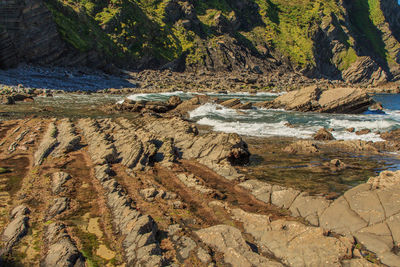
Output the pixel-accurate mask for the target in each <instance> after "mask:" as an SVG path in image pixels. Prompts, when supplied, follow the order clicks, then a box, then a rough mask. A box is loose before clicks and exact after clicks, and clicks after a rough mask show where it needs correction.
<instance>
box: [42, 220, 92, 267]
mask: <svg viewBox="0 0 400 267" xmlns="http://www.w3.org/2000/svg"><path fill="white" fill-rule="evenodd" d="M44 239H45V240H46V244H47V245H48V248H47V250H48V251H47V254H46V256H45V257H44V259H43V260H42V262H41V264H40V266H41V267H52V266H61V267H84V266H85V258H84V257H83V255H82V254H81V253H80V252H79V250H78V248H77V247H76V244H75V243H74V242H73V241H72V239H71V237H70V236H69V234H68V232H67V231H66V227H65V225H64V224H62V223H51V224H49V225H48V226H47V227H46V230H45V235H44Z"/></svg>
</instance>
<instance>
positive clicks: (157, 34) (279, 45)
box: [45, 0, 392, 70]
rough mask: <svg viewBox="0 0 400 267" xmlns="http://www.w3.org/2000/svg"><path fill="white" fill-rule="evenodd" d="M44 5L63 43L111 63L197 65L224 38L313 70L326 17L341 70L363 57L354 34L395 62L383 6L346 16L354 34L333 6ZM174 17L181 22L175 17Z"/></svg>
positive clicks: (140, 1) (101, 1) (359, 0)
mask: <svg viewBox="0 0 400 267" xmlns="http://www.w3.org/2000/svg"><path fill="white" fill-rule="evenodd" d="M45 1H46V3H47V5H48V7H49V9H50V10H51V12H52V13H53V16H54V18H55V21H56V23H57V24H58V27H59V29H60V32H61V34H62V36H63V38H64V39H65V40H67V41H68V42H69V43H70V44H71V45H72V46H74V47H75V48H77V49H78V50H80V51H84V52H87V51H91V50H95V51H97V52H99V53H100V54H102V55H105V56H106V57H107V58H112V59H113V61H114V62H115V61H116V62H122V63H126V62H133V61H138V60H142V61H144V62H146V63H150V65H151V64H155V65H160V64H164V63H167V62H170V61H172V60H174V59H177V58H179V57H180V56H182V55H186V60H187V61H186V62H187V63H188V64H189V65H190V64H191V65H195V64H196V63H198V62H202V61H203V60H204V58H205V57H206V56H207V51H206V49H207V47H213V45H214V44H216V43H217V42H218V41H220V40H221V39H220V38H219V37H222V36H224V35H226V34H227V35H229V36H231V37H233V38H235V39H236V40H237V41H238V42H239V43H240V44H241V45H242V46H245V47H247V48H249V49H250V50H252V51H253V52H256V53H258V54H260V55H263V54H265V53H266V50H265V47H268V48H269V50H270V51H277V52H279V54H282V55H284V56H286V57H287V58H289V59H290V60H291V61H292V62H293V63H294V64H295V65H298V66H299V67H301V68H302V67H310V66H311V67H312V66H316V62H315V61H316V59H315V46H316V42H315V39H314V37H315V36H316V34H317V33H318V32H319V31H320V28H321V27H323V26H321V25H323V24H324V23H325V22H324V19H326V18H333V19H332V20H328V21H327V23H331V24H333V27H334V28H335V32H336V34H337V37H336V38H337V39H338V40H339V41H340V42H341V43H342V44H343V45H344V46H345V50H344V51H343V50H342V52H341V53H340V54H339V55H338V56H336V58H335V59H333V63H334V64H335V65H336V67H337V68H338V69H339V70H344V69H347V68H348V67H349V66H350V65H351V64H352V63H353V62H354V61H355V60H357V58H358V55H357V53H356V51H358V49H356V48H355V42H354V40H353V39H352V37H350V36H349V34H348V32H349V30H353V31H355V32H357V33H359V36H365V38H366V39H367V40H368V41H369V43H370V46H371V47H372V49H373V51H374V52H375V53H376V54H377V55H379V56H380V57H382V58H384V59H387V60H388V61H390V60H392V59H391V57H390V56H389V55H388V53H387V51H386V50H385V43H384V42H383V40H382V33H381V32H380V31H379V30H378V28H377V25H380V24H382V22H384V16H383V13H382V11H381V9H380V0H355V1H354V4H353V8H352V10H351V12H348V14H349V15H350V17H351V21H352V22H353V25H352V27H353V28H352V29H347V30H346V31H344V28H343V27H346V26H344V25H345V23H344V22H343V21H345V20H346V10H344V7H342V6H340V5H339V4H338V2H337V1H336V0H253V1H250V4H247V5H244V6H243V5H241V3H240V1H239V0H235V1H227V0H203V1H196V2H195V3H194V4H193V5H194V6H193V7H191V9H190V8H189V9H190V10H191V11H190V12H192V13H190V12H189V13H190V15H187V14H188V13H187V10H186V8H187V7H183V8H182V9H185V11H183V10H179V9H178V8H176V7H175V6H172V8H171V7H168V5H169V4H170V0H111V1H105V0H45ZM181 5H183V6H184V4H182V3H181ZM193 8H194V10H192V9H193ZM171 10H172V11H171ZM169 12H173V13H177V15H176V14H175V15H173V16H172V17H171V15H170V14H169ZM185 14H186V15H185ZM220 21H226V22H227V23H231V24H232V25H235V26H232V27H236V28H235V32H234V33H232V32H229V30H228V32H224V31H223V30H222V32H221V28H219V27H218V26H219V25H218V23H219V22H220ZM193 25H195V26H193Z"/></svg>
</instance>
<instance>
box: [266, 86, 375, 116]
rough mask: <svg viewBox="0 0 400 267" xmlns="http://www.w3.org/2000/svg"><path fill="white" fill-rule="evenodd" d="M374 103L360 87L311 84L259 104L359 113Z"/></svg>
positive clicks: (296, 109)
mask: <svg viewBox="0 0 400 267" xmlns="http://www.w3.org/2000/svg"><path fill="white" fill-rule="evenodd" d="M372 104H374V101H373V99H372V98H371V97H370V96H369V95H368V94H367V93H366V92H365V91H363V90H362V89H360V88H334V89H322V88H319V87H318V86H310V87H306V88H303V89H300V90H295V91H291V92H289V93H287V94H285V95H282V96H279V97H278V98H276V99H275V100H273V101H269V102H263V103H260V104H258V106H259V107H264V108H273V109H278V108H283V109H285V110H294V111H301V112H308V111H314V112H321V113H348V114H358V113H362V112H364V111H366V110H368V108H369V107H370V106H371V105H372Z"/></svg>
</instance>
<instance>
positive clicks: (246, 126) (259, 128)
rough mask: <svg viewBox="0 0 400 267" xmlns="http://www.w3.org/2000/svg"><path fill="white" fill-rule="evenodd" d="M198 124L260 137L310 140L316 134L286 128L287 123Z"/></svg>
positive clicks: (200, 121)
mask: <svg viewBox="0 0 400 267" xmlns="http://www.w3.org/2000/svg"><path fill="white" fill-rule="evenodd" d="M197 123H198V124H201V125H208V126H212V127H213V129H214V130H215V131H220V132H226V133H237V134H241V135H247V136H258V137H269V136H286V137H297V138H309V137H311V136H312V135H313V134H314V132H315V129H312V128H290V127H287V126H285V124H286V123H287V121H281V122H277V123H246V122H224V121H221V120H214V119H209V118H202V119H200V120H199V121H198V122H197Z"/></svg>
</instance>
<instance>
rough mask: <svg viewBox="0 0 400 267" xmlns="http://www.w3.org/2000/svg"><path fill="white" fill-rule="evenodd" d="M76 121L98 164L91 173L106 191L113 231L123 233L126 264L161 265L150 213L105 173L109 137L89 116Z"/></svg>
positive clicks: (112, 152) (112, 153) (111, 153)
mask: <svg viewBox="0 0 400 267" xmlns="http://www.w3.org/2000/svg"><path fill="white" fill-rule="evenodd" d="M78 125H79V127H81V129H82V130H83V132H84V135H85V137H86V138H87V140H88V145H89V154H90V156H91V157H92V159H93V160H94V161H95V162H96V164H97V165H98V166H97V167H96V168H95V169H96V171H95V175H96V178H97V179H98V180H99V182H100V183H101V184H102V186H103V188H104V190H105V191H106V199H107V204H108V206H109V208H110V211H111V213H112V215H113V222H114V224H115V226H116V232H118V233H120V234H121V235H122V236H123V243H122V246H123V248H124V252H125V253H124V254H125V258H126V261H127V263H128V265H138V266H161V264H162V257H161V250H160V247H159V244H158V241H157V239H156V237H155V236H156V232H157V231H158V228H157V224H156V223H155V222H154V220H153V219H152V218H151V217H150V216H148V215H144V214H141V213H140V212H139V211H137V210H136V209H135V208H134V207H133V206H132V199H130V197H129V196H128V195H127V194H126V193H125V191H124V190H123V188H122V187H121V185H120V184H119V183H118V182H117V181H116V180H115V179H114V178H112V177H111V176H110V175H109V174H108V173H109V168H108V162H110V155H114V154H115V153H116V152H115V147H114V146H113V145H112V149H110V141H109V140H107V138H106V137H105V135H104V133H102V132H101V130H100V129H99V128H98V123H97V122H95V121H91V120H90V119H88V120H80V121H79V124H78ZM96 126H97V127H96ZM88 137H90V138H88ZM99 146H101V147H104V148H106V149H107V150H108V153H105V154H104V153H98V147H99ZM112 159H114V156H112Z"/></svg>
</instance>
